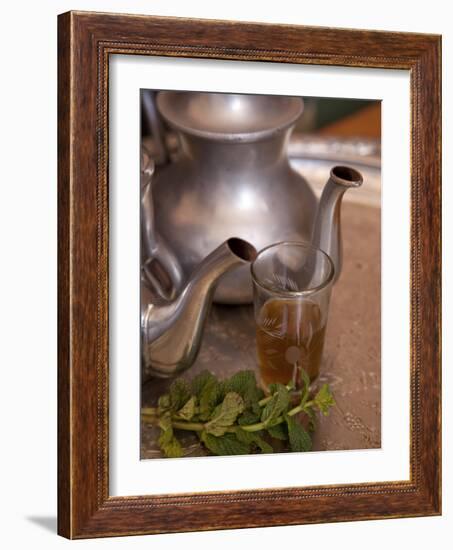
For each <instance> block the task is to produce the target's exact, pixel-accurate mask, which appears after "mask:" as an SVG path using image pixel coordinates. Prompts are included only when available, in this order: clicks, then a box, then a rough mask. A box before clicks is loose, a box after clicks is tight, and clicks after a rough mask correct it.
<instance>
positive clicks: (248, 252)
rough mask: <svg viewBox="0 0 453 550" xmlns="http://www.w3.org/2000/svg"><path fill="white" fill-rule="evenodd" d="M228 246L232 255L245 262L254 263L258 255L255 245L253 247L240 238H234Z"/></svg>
mask: <svg viewBox="0 0 453 550" xmlns="http://www.w3.org/2000/svg"><path fill="white" fill-rule="evenodd" d="M227 246H228V248H229V249H230V252H231V253H232V254H234V255H235V256H237V257H238V258H239V259H241V260H243V261H244V262H253V260H254V259H255V258H256V256H257V255H258V253H257V251H256V249H255V247H254V246H253V245H251V244H250V243H248V242H247V241H244V240H243V239H239V238H238V237H232V238H231V239H228V240H227Z"/></svg>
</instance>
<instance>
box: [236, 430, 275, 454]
mask: <svg viewBox="0 0 453 550" xmlns="http://www.w3.org/2000/svg"><path fill="white" fill-rule="evenodd" d="M235 433H236V437H237V438H238V440H239V441H241V442H242V443H247V444H248V445H255V446H256V447H258V448H259V449H260V450H261V452H262V453H273V452H274V449H273V448H272V446H271V445H269V443H267V441H264V439H263V438H262V437H261V434H262V433H263V432H262V431H261V432H246V431H245V430H242V429H241V428H239V429H238V430H236V432H235Z"/></svg>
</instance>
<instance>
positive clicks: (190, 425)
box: [142, 401, 313, 432]
mask: <svg viewBox="0 0 453 550" xmlns="http://www.w3.org/2000/svg"><path fill="white" fill-rule="evenodd" d="M312 404H313V401H308V402H307V403H305V405H302V404H300V405H297V407H294V408H292V409H291V410H290V411H288V412H287V415H288V416H294V415H296V414H299V413H300V412H306V410H307V409H308V408H309V407H311V405H312ZM150 409H151V407H149V408H145V409H142V415H143V417H144V418H143V419H144V420H146V421H148V422H150V423H151V424H153V423H155V421H157V420H158V418H157V417H156V415H155V414H150V413H149V411H150ZM284 421H285V418H284V417H283V416H279V417H278V418H276V419H275V421H274V422H272V426H276V425H277V424H281V423H282V422H284ZM173 427H174V428H176V429H178V430H188V431H192V432H201V431H203V430H204V428H205V425H204V424H202V423H201V422H185V421H183V420H181V421H178V420H174V421H173ZM268 427H269V426H268V425H267V424H266V423H265V422H257V423H256V424H249V425H243V426H235V427H233V428H231V429H230V430H228V431H231V432H235V431H236V430H237V429H239V428H240V429H241V430H244V431H245V432H259V431H260V430H264V429H265V428H268Z"/></svg>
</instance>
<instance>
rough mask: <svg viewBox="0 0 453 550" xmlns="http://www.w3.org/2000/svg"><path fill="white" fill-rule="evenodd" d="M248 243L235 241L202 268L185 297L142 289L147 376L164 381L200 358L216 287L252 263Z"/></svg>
mask: <svg viewBox="0 0 453 550" xmlns="http://www.w3.org/2000/svg"><path fill="white" fill-rule="evenodd" d="M256 255H257V252H256V250H255V248H254V247H253V246H252V245H251V244H249V243H248V242H247V241H244V240H242V239H238V238H231V239H228V240H227V241H225V242H224V243H223V244H221V245H220V246H219V247H217V248H216V249H215V250H214V251H213V252H211V254H209V255H208V256H207V257H206V258H205V259H204V260H203V261H202V262H201V263H200V264H199V266H198V268H197V269H196V270H195V272H194V273H193V275H192V276H191V278H190V280H189V282H188V283H187V285H186V286H185V287H184V288H183V290H182V292H181V294H180V295H179V296H178V297H177V298H176V299H173V300H162V297H161V296H160V298H159V297H156V296H152V292H151V291H150V289H149V288H147V287H146V286H145V285H142V305H141V309H142V312H141V324H142V327H141V330H142V355H143V371H144V375H145V376H148V375H154V376H159V377H162V378H165V377H169V376H173V375H175V374H178V373H180V372H182V371H184V370H186V369H188V368H189V367H190V366H191V365H192V364H193V362H194V361H195V359H196V358H197V355H198V351H199V349H200V344H201V340H202V336H203V332H204V327H205V324H206V319H207V316H208V312H209V308H210V305H211V302H212V298H213V295H214V291H215V288H216V285H217V283H218V281H219V279H220V278H221V276H222V275H223V274H224V273H227V272H228V271H231V270H233V269H235V268H237V267H239V266H240V265H244V264H248V263H250V262H252V261H253V260H254V259H255V257H256Z"/></svg>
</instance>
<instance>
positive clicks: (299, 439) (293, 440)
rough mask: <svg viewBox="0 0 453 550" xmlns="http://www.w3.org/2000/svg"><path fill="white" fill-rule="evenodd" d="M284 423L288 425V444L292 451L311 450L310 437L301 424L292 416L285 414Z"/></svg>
mask: <svg viewBox="0 0 453 550" xmlns="http://www.w3.org/2000/svg"><path fill="white" fill-rule="evenodd" d="M285 420H286V425H287V426H288V436H289V446H290V447H291V450H292V451H294V452H296V453H297V452H305V451H310V450H311V445H312V443H311V437H310V435H309V434H308V432H306V431H305V430H304V428H303V427H302V425H301V424H300V423H299V422H298V421H297V420H296V419H295V418H294V416H287V415H286V416H285Z"/></svg>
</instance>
